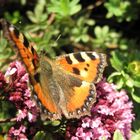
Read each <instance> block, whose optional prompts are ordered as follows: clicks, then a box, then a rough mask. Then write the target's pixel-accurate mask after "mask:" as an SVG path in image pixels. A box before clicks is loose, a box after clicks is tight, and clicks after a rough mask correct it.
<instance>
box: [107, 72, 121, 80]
mask: <svg viewBox="0 0 140 140" xmlns="http://www.w3.org/2000/svg"><path fill="white" fill-rule="evenodd" d="M116 76H117V77H118V76H121V72H113V73H112V74H111V75H110V76H109V77H108V81H109V82H112V79H113V78H114V77H116Z"/></svg>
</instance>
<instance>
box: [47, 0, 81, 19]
mask: <svg viewBox="0 0 140 140" xmlns="http://www.w3.org/2000/svg"><path fill="white" fill-rule="evenodd" d="M78 3H79V0H60V1H58V0H51V3H50V4H49V5H48V11H49V12H53V13H56V16H57V17H58V18H65V17H69V16H72V15H74V14H76V13H77V12H79V11H80V10H81V5H80V4H78Z"/></svg>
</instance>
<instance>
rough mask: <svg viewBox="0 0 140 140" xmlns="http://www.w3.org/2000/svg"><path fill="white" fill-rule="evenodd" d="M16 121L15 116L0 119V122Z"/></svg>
mask: <svg viewBox="0 0 140 140" xmlns="http://www.w3.org/2000/svg"><path fill="white" fill-rule="evenodd" d="M7 122H16V118H10V119H0V123H7Z"/></svg>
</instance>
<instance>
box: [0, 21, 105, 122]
mask: <svg viewBox="0 0 140 140" xmlns="http://www.w3.org/2000/svg"><path fill="white" fill-rule="evenodd" d="M0 23H1V24H2V28H3V31H4V35H5V37H6V38H7V40H8V41H9V42H10V43H11V45H12V46H13V48H16V50H17V51H18V52H19V54H20V56H21V58H22V61H23V63H24V64H25V66H26V68H27V70H28V73H29V75H30V81H31V84H32V86H33V89H34V92H35V94H34V98H35V100H36V102H37V104H38V106H39V108H40V111H41V112H42V113H41V114H42V115H41V117H42V119H43V120H44V119H51V120H56V119H61V117H62V114H63V115H64V116H65V117H66V118H68V119H70V118H80V117H81V116H84V115H89V114H90V109H91V106H92V105H93V103H94V102H95V100H96V89H95V85H94V83H98V82H99V81H100V80H101V77H102V73H103V70H104V68H105V66H106V65H107V63H106V55H105V54H102V53H96V52H90V51H89V52H77V53H71V54H67V55H63V56H60V57H57V58H56V59H55V60H50V59H49V58H48V57H47V56H46V55H45V54H44V53H41V54H40V55H38V54H37V52H36V51H35V49H34V48H33V47H32V46H31V44H29V42H28V40H27V39H26V37H25V36H24V35H23V34H22V33H20V32H19V31H18V30H17V29H16V28H15V27H14V26H13V25H11V24H9V23H8V22H7V21H6V20H4V19H1V20H0Z"/></svg>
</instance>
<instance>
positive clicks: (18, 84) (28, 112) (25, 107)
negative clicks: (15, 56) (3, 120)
mask: <svg viewBox="0 0 140 140" xmlns="http://www.w3.org/2000/svg"><path fill="white" fill-rule="evenodd" d="M5 81H6V83H7V87H6V88H5V93H6V94H7V97H8V100H9V101H11V102H12V103H13V104H14V105H15V107H16V109H17V116H16V121H17V124H15V126H13V127H11V128H10V130H9V133H8V139H9V140H11V139H13V138H15V139H21V138H24V140H26V135H25V132H26V126H24V124H23V120H25V119H26V120H27V121H28V122H29V123H33V122H35V121H36V119H37V117H38V114H39V110H38V109H37V106H36V104H35V103H34V102H33V101H32V100H31V91H30V89H29V87H28V82H29V78H28V74H27V73H26V70H25V68H24V66H22V65H21V63H20V62H18V61H16V62H13V63H11V64H10V67H9V68H8V70H7V71H6V73H5V75H4V76H3V75H2V74H1V73H0V87H2V86H3V85H4V83H5ZM23 128H24V129H23Z"/></svg>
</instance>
